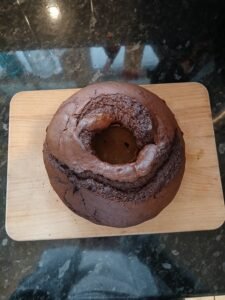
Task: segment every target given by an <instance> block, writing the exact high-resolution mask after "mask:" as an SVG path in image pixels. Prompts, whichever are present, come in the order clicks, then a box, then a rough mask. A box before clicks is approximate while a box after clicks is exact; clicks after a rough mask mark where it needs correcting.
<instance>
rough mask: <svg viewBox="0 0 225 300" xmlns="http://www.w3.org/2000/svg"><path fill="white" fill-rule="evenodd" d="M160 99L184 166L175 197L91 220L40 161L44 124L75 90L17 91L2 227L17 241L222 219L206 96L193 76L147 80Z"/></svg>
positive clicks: (205, 225)
mask: <svg viewBox="0 0 225 300" xmlns="http://www.w3.org/2000/svg"><path fill="white" fill-rule="evenodd" d="M145 88H147V89H149V90H151V91H152V92H154V93H155V94H157V95H159V96H160V97H161V98H163V99H165V100H166V102H167V104H168V106H169V107H170V108H171V109H172V110H173V112H174V113H175V115H176V118H177V120H178V123H179V124H180V126H181V128H182V130H183V132H184V139H185V143H186V158H187V163H186V170H185V175H184V178H183V181H182V185H181V187H180V190H179V192H178V194H177V196H176V197H175V199H174V200H173V202H172V203H171V204H170V205H169V206H168V207H167V208H166V209H164V210H163V212H162V213H161V214H160V215H159V216H157V217H156V218H154V219H153V220H150V221H147V222H145V223H142V224H140V225H138V226H134V227H130V228H122V229H118V228H111V227H105V226H99V225H95V224H92V223H91V222H89V221H87V220H85V219H82V218H81V217H79V216H77V215H75V214H74V213H72V212H71V211H70V210H69V209H68V208H67V207H66V206H65V205H64V204H63V203H62V202H61V200H60V199H59V198H58V196H57V195H56V194H55V192H54V191H53V190H52V188H51V186H50V184H49V180H48V177H47V173H46V171H45V168H44V164H43V160H42V144H43V141H44V138H45V129H46V127H47V125H48V123H49V121H50V119H51V118H52V115H53V114H54V112H55V111H56V109H57V108H58V106H59V105H60V103H61V102H62V101H64V100H65V99H67V98H68V97H69V96H70V95H72V94H73V93H76V92H77V91H78V89H67V90H48V91H31V92H20V93H18V94H16V95H15V96H14V97H13V99H12V101H11V104H10V118H9V146H8V181H7V202H6V230H7V232H8V235H9V236H10V237H11V238H12V239H15V240H40V239H42V240H43V239H62V238H84V237H99V236H115V235H129V234H147V233H162V232H179V231H192V230H207V229H215V228H217V227H219V226H220V225H222V223H223V222H224V220H225V210H224V200H223V194H222V189H221V181H220V175H219V168H218V161H217V153H216V147H215V139H214V132H213V127H212V118H211V110H210V105H209V97H208V92H207V90H206V88H205V87H204V86H202V85H200V84H198V83H178V84H158V85H146V86H145Z"/></svg>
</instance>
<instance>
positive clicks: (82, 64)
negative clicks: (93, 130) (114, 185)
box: [0, 0, 225, 300]
mask: <svg viewBox="0 0 225 300" xmlns="http://www.w3.org/2000/svg"><path fill="white" fill-rule="evenodd" d="M224 16H225V2H224V1H217V0H211V1H209V0H205V1H200V0H172V1H165V0H159V1H147V0H146V1H142V0H139V1H128V0H124V1H120V0H118V1H110V0H108V1H96V0H88V1H85V0H82V1H80V0H79V1H76V0H75V1H72V0H71V1H70V0H68V1H57V0H54V1H53V0H49V1H48V0H47V1H28V0H17V1H1V3H0V201H1V206H0V299H1V300H3V299H8V298H9V297H10V295H12V293H13V292H14V291H15V290H16V291H21V287H22V288H23V287H24V288H25V287H26V284H27V281H26V280H28V283H29V286H30V287H32V288H33V291H35V290H36V291H38V290H40V283H41V278H42V276H43V274H45V276H46V277H45V278H46V282H47V283H48V282H49V285H48V284H47V288H46V286H45V289H47V292H46V290H45V292H46V293H47V295H49V297H50V296H51V297H52V298H51V299H68V297H69V296H68V295H70V296H71V295H73V297H74V293H76V287H78V286H79V287H80V284H81V279H82V280H83V279H84V278H85V272H83V269H82V270H80V271H79V269H78V268H77V266H78V264H79V265H81V266H82V263H79V262H80V261H82V260H79V259H80V258H79V259H78V258H77V257H78V256H79V257H82V258H83V259H84V260H85V257H89V258H90V259H91V257H92V259H95V257H96V260H97V254H96V253H98V251H101V253H105V254H107V253H109V254H112V253H113V257H115V261H113V260H108V262H109V263H108V265H107V267H108V269H109V273H110V268H112V267H113V265H114V264H116V263H118V262H119V261H120V259H122V257H123V258H124V259H127V258H129V259H130V260H131V261H135V262H137V261H138V262H139V263H140V265H141V267H140V273H139V275H138V273H137V274H136V273H134V275H133V278H132V281H129V283H131V282H132V284H135V283H136V284H137V285H138V287H139V285H140V283H139V282H140V281H139V279H140V278H142V277H140V276H142V275H143V274H147V273H143V274H142V273H141V272H142V271H141V270H144V271H143V272H148V275H146V276H145V278H149V285H150V287H152V288H150V289H149V288H148V289H146V294H145V296H148V297H150V296H170V297H172V298H175V297H182V296H186V295H189V296H194V295H207V294H208V295H209V294H222V293H224V294H225V226H224V225H223V226H222V227H221V228H219V229H217V230H214V231H207V232H193V233H178V234H160V235H146V236H133V237H115V238H98V239H83V240H62V241H39V242H15V241H12V240H11V239H10V238H9V237H8V236H7V234H6V232H5V226H4V218H5V191H6V169H7V137H8V110H9V102H10V99H11V97H12V96H13V94H15V93H16V92H18V91H22V90H37V89H55V88H71V87H83V86H85V85H87V84H88V83H91V82H97V81H105V80H119V81H130V82H135V83H140V84H141V83H159V82H160V83H162V82H183V81H198V82H201V83H203V84H204V85H205V86H206V87H207V88H208V90H209V95H210V99H211V105H212V116H213V122H214V127H215V134H216V143H217V149H218V157H219V163H220V170H221V178H222V183H223V188H224V187H225V121H224V120H225V117H224V115H225V114H224V110H225V84H224V82H225V50H224V49H225V30H224V28H225V17H224ZM45 101H47V100H45ZM212 201H213V199H212ZM52 249H54V250H55V251H54V255H53V252H51V251H52ZM71 249H74V251H75V250H76V251H75V252H76V253H79V255H78V254H76V256H75V254H74V253H75V252H73V251H72V250H71ZM49 253H50V254H52V256H51V257H52V261H51V268H48V267H47V264H45V262H46V257H47V256H48V255H50V254H49ZM117 254H121V255H120V256H118V255H117ZM63 255H64V256H65V261H63V257H64V256H63ZM66 255H69V256H68V257H69V258H68V257H67V256H66ZM77 255H78V256H77ZM95 255H96V256H95ZM103 256H104V255H103ZM53 258H54V259H53ZM75 258H76V259H75ZM43 260H44V263H43ZM116 260H118V262H117V261H116ZM78 261H79V262H78ZM106 263H107V260H106V261H105V260H102V261H101V264H100V263H98V264H97V263H96V264H95V267H96V268H97V271H96V268H95V269H94V272H97V273H98V274H99V272H100V271H101V268H100V267H99V266H100V265H101V266H105V265H104V264H106ZM43 264H44V265H45V267H44V268H42V265H43ZM86 271H87V270H86ZM42 272H44V273H42ZM55 272H56V273H57V274H56V273H55ZM74 272H75V273H74ZM79 272H83V273H82V274H83V275H81V274H80V273H79ZM38 274H39V275H40V276H39V275H38ZM55 274H56V275H55ZM74 274H76V276H75V275H74ZM141 274H142V275H141ZM27 276H29V277H28V279H26V280H25V283H24V278H26V277H27ZM38 276H39V277H38ZM127 276H129V271H128V272H127ZM135 276H136V278H135ZM55 278H56V279H55ZM75 278H76V279H75ZM90 278H91V277H89V280H91V279H90ZM96 278H98V276H97V277H96ZM53 279H54V280H53ZM50 282H51V284H50ZM89 283H90V281H89ZM91 283H92V284H94V281H92V282H91ZM96 284H97V285H98V284H99V282H96ZM138 287H137V288H136V291H137V294H136V297H139V296H140V297H141V296H143V294H141V292H140V293H138V291H139V289H138ZM110 288H111V287H110ZM123 289H124V287H123V286H120V287H118V288H116V287H115V286H112V292H118V293H123V292H124V290H123ZM130 293H132V290H130ZM36 296H37V295H36ZM71 297H72V296H71ZM26 299H39V298H37V297H36V298H29V296H27V298H26ZM44 299H50V298H47V296H45V298H44ZM70 299H75V298H70Z"/></svg>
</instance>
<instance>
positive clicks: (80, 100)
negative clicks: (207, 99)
mask: <svg viewBox="0 0 225 300" xmlns="http://www.w3.org/2000/svg"><path fill="white" fill-rule="evenodd" d="M104 145H105V146H104ZM184 150H185V149H184V140H183V134H182V132H181V130H180V128H179V126H178V124H177V122H176V120H175V118H174V115H173V113H172V112H171V111H170V109H169V108H168V106H167V105H166V103H165V101H163V100H162V99H160V98H159V97H157V96H156V95H154V94H153V93H151V92H149V91H147V90H145V89H144V88H141V87H139V86H136V85H133V84H127V83H117V82H104V83H98V84H93V85H90V86H87V87H85V88H83V89H81V90H80V91H79V92H78V93H76V94H74V95H73V96H71V97H70V98H69V99H68V100H66V101H65V102H64V103H62V105H61V106H60V107H59V109H58V110H57V112H56V113H55V115H54V117H53V119H52V120H51V122H50V124H49V126H48V128H47V134H46V140H45V143H44V150H43V153H44V162H45V166H46V170H47V173H48V176H49V179H50V182H51V185H52V187H53V188H54V190H55V191H56V193H57V194H58V195H59V197H60V198H61V199H62V201H63V202H64V203H65V204H66V205H67V206H68V207H69V208H70V209H71V210H73V211H74V212H75V213H76V214H78V215H80V216H82V217H84V218H86V219H88V220H90V221H92V222H94V223H97V224H101V225H107V226H114V227H128V226H132V225H136V224H139V223H141V222H144V221H146V220H148V219H151V218H153V217H155V216H156V215H157V214H158V213H159V212H160V211H161V210H162V209H163V208H164V207H165V206H167V205H168V204H169V203H170V202H171V200H172V199H173V198H174V196H175V194H176V193H177V190H178V188H179V186H180V183H181V180H182V177H183V173H184V167H185V151H184Z"/></svg>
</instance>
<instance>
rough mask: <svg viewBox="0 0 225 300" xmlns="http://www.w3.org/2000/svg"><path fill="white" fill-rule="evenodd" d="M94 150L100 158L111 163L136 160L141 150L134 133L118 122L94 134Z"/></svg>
mask: <svg viewBox="0 0 225 300" xmlns="http://www.w3.org/2000/svg"><path fill="white" fill-rule="evenodd" d="M92 150H93V151H94V153H95V155H96V156H97V157H98V158H99V159H100V160H102V161H105V162H108V163H110V164H126V163H131V162H134V161H135V160H136V158H137V155H138V151H139V149H138V146H137V143H136V138H135V136H134V135H133V133H132V132H131V131H130V130H129V129H127V128H126V127H124V126H122V125H120V124H117V123H116V124H112V125H110V126H109V127H108V128H106V129H104V130H102V131H100V132H98V133H96V134H95V135H94V136H93V138H92Z"/></svg>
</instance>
